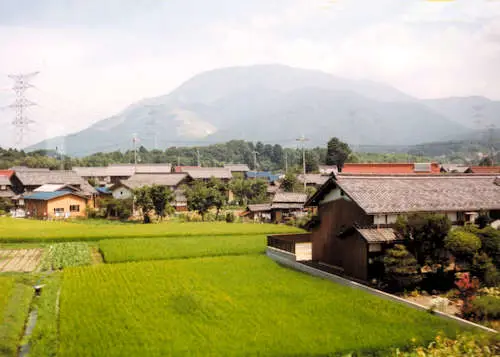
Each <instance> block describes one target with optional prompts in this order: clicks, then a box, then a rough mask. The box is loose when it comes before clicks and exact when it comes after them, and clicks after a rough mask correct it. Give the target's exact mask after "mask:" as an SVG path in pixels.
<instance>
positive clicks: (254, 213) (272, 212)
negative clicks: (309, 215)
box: [242, 192, 307, 223]
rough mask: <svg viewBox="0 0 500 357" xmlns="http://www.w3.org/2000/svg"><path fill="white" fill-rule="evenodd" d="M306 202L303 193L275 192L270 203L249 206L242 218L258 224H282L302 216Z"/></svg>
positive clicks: (305, 196)
mask: <svg viewBox="0 0 500 357" xmlns="http://www.w3.org/2000/svg"><path fill="white" fill-rule="evenodd" d="M306 201H307V195H306V194H305V193H295V192H277V193H276V194H275V195H274V197H273V199H272V202H271V203H262V204H250V205H248V206H247V208H246V210H245V211H244V212H243V213H242V216H243V217H247V218H249V219H251V220H254V221H258V222H274V223H282V222H285V221H286V220H287V219H291V218H297V217H301V216H303V215H304V214H305V212H304V204H305V202H306Z"/></svg>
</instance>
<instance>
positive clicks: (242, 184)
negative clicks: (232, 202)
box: [230, 178, 250, 205]
mask: <svg viewBox="0 0 500 357" xmlns="http://www.w3.org/2000/svg"><path fill="white" fill-rule="evenodd" d="M230 188H231V192H233V195H234V196H235V198H236V201H238V203H239V204H242V205H246V204H247V203H248V196H249V193H250V181H249V180H245V179H243V178H236V179H233V180H232V181H231V184H230Z"/></svg>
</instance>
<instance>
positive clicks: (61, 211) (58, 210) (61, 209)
mask: <svg viewBox="0 0 500 357" xmlns="http://www.w3.org/2000/svg"><path fill="white" fill-rule="evenodd" d="M54 213H64V208H54Z"/></svg>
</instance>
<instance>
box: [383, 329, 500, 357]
mask: <svg viewBox="0 0 500 357" xmlns="http://www.w3.org/2000/svg"><path fill="white" fill-rule="evenodd" d="M499 350H500V349H499V347H498V341H497V337H496V336H490V335H477V334H475V335H472V334H464V335H459V336H457V338H456V340H452V339H449V338H447V337H444V336H437V337H436V339H435V340H434V341H433V342H431V343H430V344H429V345H428V346H427V347H422V346H420V347H414V348H413V349H412V350H411V351H409V352H401V351H399V350H396V351H394V352H393V354H392V356H393V357H460V356H470V357H493V356H497V355H498V352H500V351H499Z"/></svg>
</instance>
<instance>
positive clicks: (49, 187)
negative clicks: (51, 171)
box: [33, 183, 75, 192]
mask: <svg viewBox="0 0 500 357" xmlns="http://www.w3.org/2000/svg"><path fill="white" fill-rule="evenodd" d="M65 188H69V189H68V190H66V191H75V188H73V187H71V186H70V185H66V184H60V183H57V184H54V183H47V184H45V185H42V186H40V187H38V188H36V189H34V190H33V192H55V191H61V190H63V189H65Z"/></svg>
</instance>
